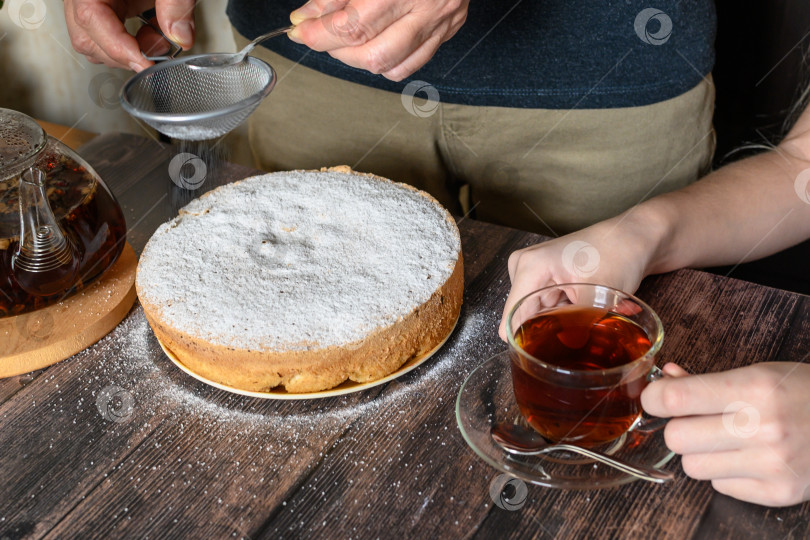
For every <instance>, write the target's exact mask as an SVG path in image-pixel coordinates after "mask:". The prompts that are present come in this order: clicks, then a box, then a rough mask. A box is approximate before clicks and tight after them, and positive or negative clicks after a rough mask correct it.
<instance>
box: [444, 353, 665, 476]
mask: <svg viewBox="0 0 810 540" xmlns="http://www.w3.org/2000/svg"><path fill="white" fill-rule="evenodd" d="M456 421H457V422H458V427H459V429H460V430H461V435H462V436H463V437H464V440H465V441H467V444H469V445H470V447H471V448H472V449H473V450H474V451H475V453H476V454H478V455H479V456H480V457H481V458H482V459H483V460H484V461H486V462H487V463H489V464H490V465H492V466H493V467H495V468H496V469H498V470H499V471H502V472H505V473H508V474H511V475H513V476H516V477H518V478H520V479H522V480H525V481H526V482H530V483H532V484H537V485H540V486H546V487H554V488H562V489H600V488H606V487H613V486H619V485H621V484H626V483H628V482H633V481H634V480H637V478H635V477H633V476H630V475H628V474H626V473H623V472H621V471H618V470H616V469H614V468H613V467H609V466H607V465H603V464H601V463H597V462H595V461H593V460H591V459H587V458H583V457H582V456H579V455H577V454H572V453H569V452H552V453H549V454H545V455H541V456H516V455H513V454H509V453H507V452H506V451H505V450H504V449H502V448H501V447H500V446H498V445H497V444H496V443H495V441H493V440H492V437H491V436H490V428H491V427H492V425H493V424H495V423H501V422H509V423H515V424H520V425H522V426H523V427H527V428H528V424H527V423H526V421H525V420H524V419H523V416H521V414H520V410H519V409H518V406H517V403H515V396H514V393H513V391H512V371H511V359H510V358H509V352H508V351H504V352H502V353H499V354H496V355H495V356H493V357H492V358H490V359H488V360H487V361H485V362H484V363H483V364H481V365H480V366H478V367H477V368H476V369H475V370H474V371H473V372H472V373H470V375H469V376H468V377H467V380H466V381H464V384H463V385H462V386H461V390H460V391H459V393H458V399H457V400H456ZM595 450H599V451H600V452H603V453H606V454H610V455H615V456H619V457H622V458H625V459H626V460H627V461H629V462H631V463H634V464H638V465H646V466H652V467H657V468H658V467H662V466H663V465H665V464H666V463H668V462H669V461H670V460H671V459H672V458H673V457H674V455H675V454H674V453H673V452H671V451H670V450H669V449H668V448H667V446H666V444H665V443H664V430H663V429H659V430H658V431H655V432H653V433H646V432H645V433H642V432H634V431H629V432H627V433H625V434H624V435H622V436H621V437H620V438H619V439H617V440H615V441H612V442H610V443H607V444H605V445H603V446H601V447H597V448H595Z"/></svg>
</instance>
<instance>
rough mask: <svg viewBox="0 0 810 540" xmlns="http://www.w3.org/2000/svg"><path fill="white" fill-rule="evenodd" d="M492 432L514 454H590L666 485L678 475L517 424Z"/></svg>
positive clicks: (504, 447)
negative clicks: (558, 440)
mask: <svg viewBox="0 0 810 540" xmlns="http://www.w3.org/2000/svg"><path fill="white" fill-rule="evenodd" d="M490 434H491V435H492V439H493V440H494V441H495V442H496V443H498V445H499V446H500V447H501V448H503V449H504V450H506V451H507V452H509V453H510V454H516V455H521V456H536V455H540V454H547V453H549V452H554V451H558V450H567V451H569V452H575V453H577V454H580V455H583V456H586V457H589V458H591V459H593V460H596V461H599V462H600V463H604V464H605V465H609V466H611V467H614V468H616V469H618V470H620V471H622V472H625V473H627V474H629V475H632V476H635V477H636V478H639V479H641V480H647V481H648V482H655V483H658V484H663V483H664V482H669V481H670V480H673V479H674V478H675V474H674V473H672V472H668V471H660V470H658V469H655V468H652V467H644V466H641V465H634V464H631V463H628V462H626V461H624V460H622V459H619V458H617V457H613V456H608V455H605V454H602V453H601V452H596V451H594V450H590V449H588V448H583V447H581V446H576V445H573V444H566V443H557V444H553V443H550V442H548V441H547V440H545V439H544V438H543V437H542V435H540V434H539V433H537V432H536V431H534V430H529V429H526V428H522V427H520V426H517V425H515V424H507V423H501V424H493V426H492V428H491V430H490Z"/></svg>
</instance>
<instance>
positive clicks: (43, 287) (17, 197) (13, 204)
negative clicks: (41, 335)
mask: <svg viewBox="0 0 810 540" xmlns="http://www.w3.org/2000/svg"><path fill="white" fill-rule="evenodd" d="M125 239H126V223H125V221H124V214H123V213H122V212H121V207H120V206H119V205H118V202H116V200H115V198H114V197H113V195H112V193H110V191H109V190H108V189H107V186H105V185H104V182H102V180H101V178H99V176H98V174H96V172H95V171H94V170H93V169H92V168H91V167H90V166H89V165H88V164H87V163H85V161H84V160H83V159H82V158H80V157H79V156H78V155H77V154H76V153H75V152H73V150H71V149H70V148H68V147H67V146H65V145H64V144H62V143H61V142H59V141H57V140H56V139H54V138H53V137H50V136H48V135H46V134H45V131H44V130H43V129H42V128H41V127H40V126H39V125H38V124H37V123H36V122H34V120H33V119H32V118H30V117H28V116H26V115H24V114H22V113H19V112H16V111H12V110H9V109H0V317H7V316H11V315H19V314H20V313H25V312H28V311H33V310H35V309H39V308H41V307H44V306H47V305H50V304H53V303H56V302H59V301H60V300H62V299H63V298H65V297H66V296H67V295H69V294H71V293H73V292H75V291H77V290H79V289H81V288H83V287H85V286H86V285H87V284H89V283H90V282H91V281H92V280H93V279H95V278H97V277H98V276H100V275H101V274H102V273H103V272H104V271H105V270H106V269H107V268H109V267H110V266H112V264H113V263H114V262H115V261H116V259H117V258H118V255H119V254H120V253H121V250H122V249H123V247H124V241H125Z"/></svg>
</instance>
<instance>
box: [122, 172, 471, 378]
mask: <svg viewBox="0 0 810 540" xmlns="http://www.w3.org/2000/svg"><path fill="white" fill-rule="evenodd" d="M463 275H464V270H463V262H462V256H461V242H460V238H459V234H458V228H457V227H456V224H455V222H454V221H453V219H452V217H451V216H450V215H449V213H448V212H447V211H446V210H445V209H444V208H443V207H442V206H441V205H440V204H439V203H438V202H436V200H434V199H433V198H432V197H431V196H430V195H428V194H426V193H424V192H422V191H418V190H416V189H414V188H412V187H410V186H407V185H405V184H398V183H394V182H391V181H390V180H386V179H383V178H380V177H376V176H372V175H366V174H360V173H355V172H353V171H351V170H350V169H349V168H348V167H335V168H331V169H324V170H321V171H291V172H281V173H272V174H266V175H262V176H255V177H252V178H248V179H245V180H242V181H239V182H235V183H233V184H228V185H226V186H222V187H219V188H217V189H215V190H213V191H210V192H208V193H206V194H205V195H203V196H202V197H200V198H199V199H196V200H194V201H192V202H191V203H189V204H188V205H186V206H185V207H184V208H183V209H181V210H180V215H179V216H178V217H176V218H175V219H173V220H171V221H169V222H168V223H164V224H163V225H161V226H160V227H159V228H158V229H157V231H156V232H155V234H154V235H153V236H152V238H151V239H150V240H149V242H148V243H147V245H146V247H145V248H144V251H143V254H142V255H141V259H140V262H139V264H138V274H137V280H136V287H137V290H138V297H139V298H140V301H141V304H142V305H143V309H144V311H145V313H146V318H147V320H148V321H149V324H150V325H151V327H152V329H153V331H154V332H155V335H156V336H157V337H158V339H159V340H160V341H161V342H162V343H163V344H164V345H165V346H166V347H168V348H169V349H170V350H171V351H172V352H173V353H174V354H175V355H176V356H177V358H178V359H179V360H180V361H181V362H182V363H183V364H184V365H185V366H186V367H188V368H189V369H190V370H192V371H194V372H195V373H198V374H199V375H201V376H202V377H204V378H206V379H208V380H211V381H215V382H217V383H220V384H223V385H226V386H230V387H233V388H238V389H242V390H247V391H255V392H261V391H267V390H270V389H273V388H278V387H282V386H283V387H284V388H285V389H286V391H288V392H317V391H320V390H325V389H328V388H332V387H334V386H337V385H339V384H340V383H342V382H344V381H346V380H352V381H356V382H360V383H364V382H369V381H373V380H376V379H379V378H381V377H385V376H386V375H388V374H390V373H392V372H394V371H396V370H397V369H398V368H399V367H400V366H402V365H403V364H404V363H405V362H407V361H408V360H410V359H411V358H414V357H417V356H420V355H423V354H425V353H427V352H428V351H431V350H432V349H434V348H435V347H436V346H437V345H438V344H439V343H441V342H442V341H443V340H444V339H445V338H446V336H447V335H448V334H449V333H450V332H451V331H452V328H453V325H454V324H455V321H456V319H457V318H458V314H459V311H460V309H461V300H462V293H463Z"/></svg>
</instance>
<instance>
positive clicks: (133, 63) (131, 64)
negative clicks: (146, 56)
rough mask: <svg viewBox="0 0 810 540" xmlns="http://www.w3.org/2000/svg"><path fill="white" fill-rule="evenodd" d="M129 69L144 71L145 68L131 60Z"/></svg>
mask: <svg viewBox="0 0 810 540" xmlns="http://www.w3.org/2000/svg"><path fill="white" fill-rule="evenodd" d="M129 69H131V70H132V71H134V72H135V73H138V72H139V71H143V69H144V68H143V67H141V66H140V65H138V64H136V63H135V62H130V63H129Z"/></svg>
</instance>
